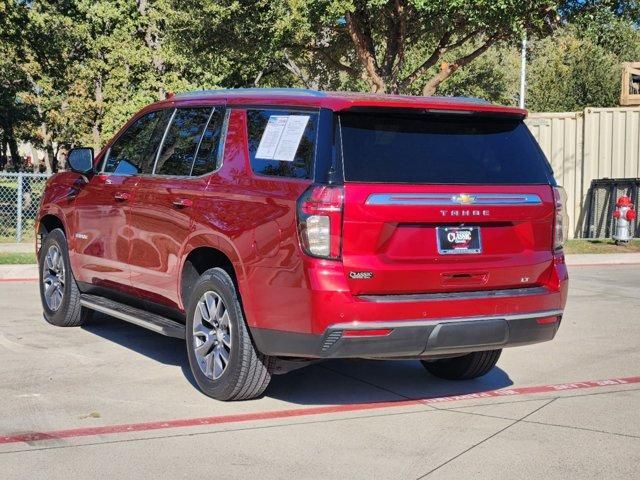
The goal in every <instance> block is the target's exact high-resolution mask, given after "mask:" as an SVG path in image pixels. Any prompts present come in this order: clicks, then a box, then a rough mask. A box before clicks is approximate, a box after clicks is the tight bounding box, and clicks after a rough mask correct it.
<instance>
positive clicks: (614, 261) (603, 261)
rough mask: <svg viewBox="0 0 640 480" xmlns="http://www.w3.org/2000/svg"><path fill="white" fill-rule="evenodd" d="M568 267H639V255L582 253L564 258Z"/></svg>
mask: <svg viewBox="0 0 640 480" xmlns="http://www.w3.org/2000/svg"><path fill="white" fill-rule="evenodd" d="M565 259H566V262H567V265H568V266H570V267H586V266H592V265H593V266H595V265H640V253H582V254H573V255H566V256H565Z"/></svg>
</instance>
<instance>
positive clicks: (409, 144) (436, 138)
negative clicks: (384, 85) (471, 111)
mask: <svg viewBox="0 0 640 480" xmlns="http://www.w3.org/2000/svg"><path fill="white" fill-rule="evenodd" d="M340 125H341V133H342V153H343V161H344V177H345V181H352V182H375V183H461V184H545V183H546V184H548V183H549V182H550V178H551V172H550V167H549V166H548V163H547V161H546V159H545V158H544V156H543V154H542V153H541V152H540V150H539V148H538V147H537V145H536V144H535V140H534V139H533V137H532V136H531V134H530V133H529V130H528V129H527V127H526V125H525V124H524V123H523V122H522V121H521V120H519V119H513V118H504V117H503V118H500V117H478V116H475V115H468V116H467V115H446V114H443V115H436V114H371V113H342V114H341V115H340Z"/></svg>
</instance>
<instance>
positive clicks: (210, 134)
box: [191, 107, 224, 176]
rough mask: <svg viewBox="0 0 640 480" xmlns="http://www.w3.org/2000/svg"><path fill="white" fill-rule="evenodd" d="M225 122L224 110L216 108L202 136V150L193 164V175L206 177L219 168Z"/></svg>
mask: <svg viewBox="0 0 640 480" xmlns="http://www.w3.org/2000/svg"><path fill="white" fill-rule="evenodd" d="M223 121H224V110H223V109H221V108H217V107H216V109H215V110H214V112H213V114H212V115H211V118H210V119H209V124H208V125H207V128H206V130H205V131H204V134H203V135H202V141H201V142H200V148H199V149H198V153H197V155H196V159H195V161H194V163H193V170H192V171H191V175H194V176H199V175H204V174H206V173H210V172H213V171H214V170H216V169H217V168H218V167H219V165H218V151H219V150H220V148H222V145H220V137H221V135H222V124H223Z"/></svg>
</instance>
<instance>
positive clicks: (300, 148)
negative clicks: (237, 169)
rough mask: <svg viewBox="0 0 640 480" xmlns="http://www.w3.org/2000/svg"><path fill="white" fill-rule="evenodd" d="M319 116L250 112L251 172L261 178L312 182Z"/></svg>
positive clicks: (265, 111) (262, 111)
mask: <svg viewBox="0 0 640 480" xmlns="http://www.w3.org/2000/svg"><path fill="white" fill-rule="evenodd" d="M317 127H318V114H317V113H315V112H299V111H286V110H248V111H247V128H248V134H249V154H250V155H251V168H252V169H253V171H254V172H255V173H258V174H261V175H272V176H278V177H290V178H311V176H312V174H313V159H314V156H315V148H316V131H317Z"/></svg>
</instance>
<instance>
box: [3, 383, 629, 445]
mask: <svg viewBox="0 0 640 480" xmlns="http://www.w3.org/2000/svg"><path fill="white" fill-rule="evenodd" d="M637 383H640V376H634V377H624V378H610V379H606V380H588V381H583V382H572V383H559V384H549V385H535V386H529V387H515V388H507V389H500V390H490V391H487V392H481V393H471V394H465V395H452V396H444V397H428V398H419V399H410V400H397V401H385V402H369V403H355V404H350V405H330V406H322V407H309V408H295V409H287V410H274V411H263V412H250V413H241V414H232V415H219V416H211V417H201V418H185V419H174V420H166V421H156V422H145V423H128V424H120V425H105V426H99V427H85V428H74V429H68V430H56V431H50V432H30V433H21V434H14V435H5V436H0V444H10V443H33V442H41V441H46V440H56V439H61V438H75V437H90V436H98V435H109V434H117V433H130V432H141V431H148V430H164V429H170V428H184V427H196V426H203V425H220V424H230V423H240V422H249V421H256V420H273V419H281V418H292V417H304V416H311V415H323V414H331V413H346V412H355V411H362V410H374V409H383V408H391V407H403V406H412V405H421V404H426V405H428V404H434V403H438V404H439V403H445V402H455V401H462V400H472V399H481V398H491V397H494V398H495V397H513V396H518V395H534V394H541V393H551V392H556V393H557V392H563V391H568V390H581V389H589V388H603V387H610V386H620V385H630V384H637Z"/></svg>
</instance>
